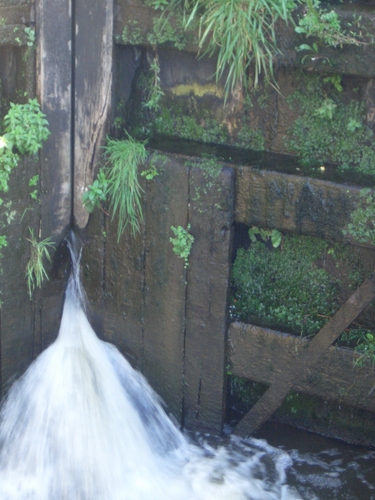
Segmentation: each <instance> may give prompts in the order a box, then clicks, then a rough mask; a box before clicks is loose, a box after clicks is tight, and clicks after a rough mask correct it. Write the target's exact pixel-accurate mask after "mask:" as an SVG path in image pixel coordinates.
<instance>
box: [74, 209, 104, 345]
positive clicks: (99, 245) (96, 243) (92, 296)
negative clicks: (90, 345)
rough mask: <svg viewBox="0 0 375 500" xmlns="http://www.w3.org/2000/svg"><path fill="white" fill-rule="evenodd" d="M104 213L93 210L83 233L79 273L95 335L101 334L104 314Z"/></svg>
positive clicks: (81, 236)
mask: <svg viewBox="0 0 375 500" xmlns="http://www.w3.org/2000/svg"><path fill="white" fill-rule="evenodd" d="M105 217H106V216H105V215H104V213H103V212H102V211H101V210H94V212H93V213H92V214H91V215H90V218H89V221H88V224H87V226H86V228H85V231H84V233H83V232H82V233H83V234H81V235H80V238H81V241H82V242H83V249H82V260H81V274H82V282H83V286H84V289H85V292H86V296H87V302H88V307H87V315H88V318H89V321H90V323H91V325H92V327H93V328H94V330H95V332H96V333H97V335H102V334H103V321H104V320H103V316H104V298H103V296H104V258H105V241H106V232H105V229H106V228H105Z"/></svg>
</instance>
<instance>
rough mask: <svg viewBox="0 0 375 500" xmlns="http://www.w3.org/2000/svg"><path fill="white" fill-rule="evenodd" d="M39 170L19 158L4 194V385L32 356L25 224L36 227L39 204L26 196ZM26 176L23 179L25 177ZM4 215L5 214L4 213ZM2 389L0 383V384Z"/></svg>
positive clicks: (1, 279)
mask: <svg viewBox="0 0 375 500" xmlns="http://www.w3.org/2000/svg"><path fill="white" fill-rule="evenodd" d="M37 171H38V163H37V162H36V161H35V160H32V159H30V158H22V159H21V160H20V162H19V165H18V166H17V168H16V169H15V170H14V172H13V175H12V176H11V177H10V181H9V192H8V193H7V194H6V195H5V196H4V195H3V196H2V197H3V199H4V203H5V204H6V205H7V206H8V220H9V223H6V224H5V225H4V227H3V228H2V231H1V233H2V234H3V235H5V236H6V237H7V240H8V246H7V247H4V248H2V250H1V253H2V254H3V257H2V258H1V263H0V265H1V268H2V274H1V277H0V290H1V300H2V302H3V305H2V307H1V311H0V314H1V350H0V351H1V352H0V354H1V360H0V361H1V363H0V365H1V375H0V379H1V382H2V385H4V386H5V387H6V386H7V384H8V383H9V382H10V381H11V380H12V379H13V378H14V377H15V376H19V375H20V374H22V372H23V371H24V370H25V369H26V368H27V366H28V365H29V364H30V362H31V361H32V359H33V354H34V352H33V350H34V313H35V310H34V307H35V308H36V307H37V306H38V303H37V302H31V301H30V299H29V296H28V293H27V286H26V276H25V272H26V264H27V261H28V259H29V255H30V253H29V251H30V245H29V242H28V241H27V240H26V238H29V237H30V233H29V230H28V228H29V227H32V228H34V230H35V228H36V227H37V225H38V221H39V215H40V214H39V204H38V203H37V202H32V200H31V199H30V196H29V192H30V188H29V186H28V179H29V178H30V177H31V176H32V175H35V174H36V173H37ZM25 180H26V181H25ZM3 217H4V219H5V214H3ZM0 393H1V384H0Z"/></svg>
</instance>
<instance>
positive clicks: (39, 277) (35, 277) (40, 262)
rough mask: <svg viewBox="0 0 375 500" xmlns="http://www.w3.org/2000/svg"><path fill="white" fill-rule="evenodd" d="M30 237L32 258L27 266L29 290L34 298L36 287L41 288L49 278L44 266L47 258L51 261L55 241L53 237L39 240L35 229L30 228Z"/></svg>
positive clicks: (30, 295) (28, 239)
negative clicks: (52, 239) (51, 250)
mask: <svg viewBox="0 0 375 500" xmlns="http://www.w3.org/2000/svg"><path fill="white" fill-rule="evenodd" d="M29 231H30V238H27V241H29V242H30V243H31V250H30V259H29V262H28V263H27V266H26V280H27V290H28V292H29V297H30V300H31V299H32V295H33V292H34V290H35V288H41V286H42V284H43V281H44V280H45V279H47V280H48V274H47V272H46V269H45V267H44V261H45V259H47V260H48V261H49V262H51V255H50V249H51V248H54V243H53V242H52V241H51V238H50V237H49V238H46V239H45V240H42V241H38V239H37V237H36V236H35V235H34V231H33V230H32V229H30V228H29Z"/></svg>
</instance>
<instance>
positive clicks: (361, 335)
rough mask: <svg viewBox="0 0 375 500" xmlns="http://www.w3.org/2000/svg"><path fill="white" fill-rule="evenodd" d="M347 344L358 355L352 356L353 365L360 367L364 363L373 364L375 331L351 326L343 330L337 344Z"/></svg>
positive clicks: (374, 357) (374, 359) (374, 360)
mask: <svg viewBox="0 0 375 500" xmlns="http://www.w3.org/2000/svg"><path fill="white" fill-rule="evenodd" d="M342 344H343V345H345V346H349V347H351V348H353V349H354V351H355V352H356V353H358V354H359V355H360V356H359V357H355V358H354V365H355V366H358V367H361V366H364V365H365V364H366V363H371V364H372V366H373V367H374V366H375V333H374V331H373V330H368V329H365V328H352V329H350V330H348V331H345V332H344V333H343V334H342V335H341V337H340V339H339V345H342Z"/></svg>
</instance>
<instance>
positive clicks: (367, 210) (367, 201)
mask: <svg viewBox="0 0 375 500" xmlns="http://www.w3.org/2000/svg"><path fill="white" fill-rule="evenodd" d="M359 195H360V203H359V206H358V207H357V208H356V209H355V210H354V211H353V212H352V214H351V222H350V223H349V224H348V225H347V227H346V228H345V229H343V233H344V234H345V235H350V236H352V237H353V238H354V239H355V240H357V241H358V242H359V243H370V244H372V245H375V193H374V191H373V190H372V189H368V188H367V189H362V190H361V191H360V193H359Z"/></svg>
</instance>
